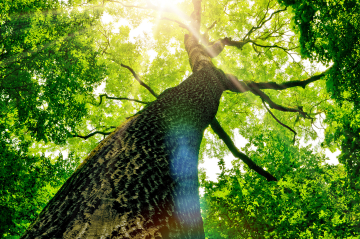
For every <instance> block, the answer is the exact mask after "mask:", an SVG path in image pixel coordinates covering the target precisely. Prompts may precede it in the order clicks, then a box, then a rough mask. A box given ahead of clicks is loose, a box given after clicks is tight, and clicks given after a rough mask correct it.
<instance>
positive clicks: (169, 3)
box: [150, 0, 184, 8]
mask: <svg viewBox="0 0 360 239" xmlns="http://www.w3.org/2000/svg"><path fill="white" fill-rule="evenodd" d="M183 1H184V0H150V2H151V3H152V4H154V5H155V6H159V7H164V8H172V7H173V6H174V5H176V4H178V3H181V2H183Z"/></svg>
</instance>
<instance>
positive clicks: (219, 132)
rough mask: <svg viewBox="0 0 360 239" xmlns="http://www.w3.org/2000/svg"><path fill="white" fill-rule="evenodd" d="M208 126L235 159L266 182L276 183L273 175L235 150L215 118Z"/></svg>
mask: <svg viewBox="0 0 360 239" xmlns="http://www.w3.org/2000/svg"><path fill="white" fill-rule="evenodd" d="M210 125H211V128H212V129H213V130H214V132H215V133H216V134H217V135H218V136H219V138H220V139H222V140H223V141H224V143H225V144H226V146H227V147H228V148H229V150H230V151H231V153H232V154H233V155H234V156H235V157H237V158H239V159H241V160H242V161H243V162H244V163H245V164H246V165H247V166H249V168H250V169H252V170H254V171H255V172H257V173H258V174H260V175H261V176H263V177H265V178H266V180H267V181H277V179H276V178H275V177H274V176H273V175H271V174H270V173H269V172H267V171H265V170H264V169H263V168H261V167H259V166H258V165H256V163H255V162H254V161H252V160H251V159H250V158H249V157H248V156H246V155H245V154H243V153H242V152H240V151H239V150H238V149H237V148H236V146H235V145H234V143H233V142H232V140H231V138H230V136H229V135H228V134H227V133H226V132H225V131H224V129H223V128H222V127H221V125H220V124H219V122H218V121H217V119H216V118H215V117H214V119H213V121H212V122H211V124H210Z"/></svg>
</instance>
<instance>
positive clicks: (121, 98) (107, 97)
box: [99, 94, 149, 105]
mask: <svg viewBox="0 0 360 239" xmlns="http://www.w3.org/2000/svg"><path fill="white" fill-rule="evenodd" d="M103 97H106V99H111V100H129V101H134V102H138V103H142V104H148V103H149V102H146V101H141V100H135V99H129V98H125V97H111V96H108V95H107V94H102V95H100V103H99V105H101V102H102V99H103Z"/></svg>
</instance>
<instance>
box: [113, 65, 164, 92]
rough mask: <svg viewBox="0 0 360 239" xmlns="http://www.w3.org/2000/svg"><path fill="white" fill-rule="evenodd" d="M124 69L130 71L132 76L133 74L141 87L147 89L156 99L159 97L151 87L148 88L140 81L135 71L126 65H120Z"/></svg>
mask: <svg viewBox="0 0 360 239" xmlns="http://www.w3.org/2000/svg"><path fill="white" fill-rule="evenodd" d="M120 65H121V66H122V67H124V68H126V69H128V70H129V71H130V72H131V74H133V76H134V77H135V79H136V80H137V81H138V82H139V83H140V85H141V86H143V87H145V88H146V89H147V90H148V91H149V92H150V93H151V94H152V95H153V96H155V97H156V98H157V97H158V94H156V93H155V92H154V91H153V90H152V89H151V88H150V86H148V85H147V84H145V83H144V82H143V81H142V80H140V78H139V76H138V75H137V74H136V73H135V71H134V70H133V69H132V68H131V67H130V66H127V65H124V64H120Z"/></svg>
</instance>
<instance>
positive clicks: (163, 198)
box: [22, 65, 228, 239]
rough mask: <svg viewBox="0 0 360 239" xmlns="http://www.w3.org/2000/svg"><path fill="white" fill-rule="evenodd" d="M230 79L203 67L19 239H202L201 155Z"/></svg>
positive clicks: (101, 150)
mask: <svg viewBox="0 0 360 239" xmlns="http://www.w3.org/2000/svg"><path fill="white" fill-rule="evenodd" d="M226 81H227V78H226V76H225V75H224V74H223V73H222V72H221V71H219V70H217V69H216V68H214V67H213V66H211V65H207V66H203V67H202V68H201V70H199V71H196V72H195V73H194V74H193V75H191V76H190V77H189V78H188V79H186V80H185V81H184V82H182V83H181V84H180V85H178V86H177V87H174V88H172V89H170V90H168V91H166V92H165V93H164V94H162V95H160V96H159V98H158V99H157V100H156V101H155V102H154V103H153V104H151V105H149V106H148V107H147V108H145V110H143V111H141V113H140V114H137V115H135V116H134V117H132V118H130V119H129V120H128V121H126V122H125V123H124V124H123V125H121V126H120V127H118V128H117V129H116V130H115V131H114V133H112V134H111V135H109V136H108V137H107V138H106V139H105V140H104V141H103V142H102V143H101V144H100V145H99V146H98V147H97V148H96V149H95V150H94V151H93V152H92V153H91V154H90V156H89V157H88V158H87V160H86V162H85V163H84V164H83V165H82V166H80V167H79V169H78V170H77V171H76V172H75V173H74V174H73V175H72V176H71V178H70V179H69V180H68V181H67V182H66V183H65V184H64V186H63V187H62V188H61V189H60V190H59V192H58V193H57V194H56V195H55V197H54V198H53V199H52V200H51V201H50V202H49V204H48V205H47V206H46V208H45V209H44V210H43V211H42V212H41V214H40V216H39V218H38V219H37V220H36V222H35V223H34V224H33V226H32V227H31V229H29V230H28V231H27V233H26V234H25V235H24V236H23V237H22V238H100V237H101V238H181V239H184V238H191V239H194V238H204V231H203V225H202V219H201V214H200V204H199V194H198V170H197V167H198V153H199V147H200V143H201V139H202V135H203V131H204V130H205V128H206V127H207V126H208V125H209V123H210V122H211V121H212V119H213V118H214V116H215V114H216V112H217V108H218V105H219V99H220V97H221V94H222V92H223V91H224V90H225V89H227V88H228V87H227V82H226Z"/></svg>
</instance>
